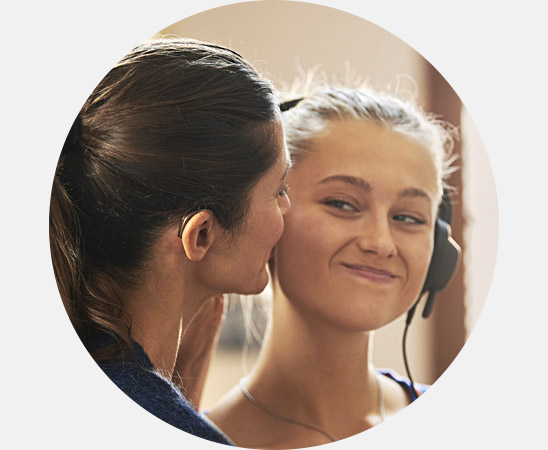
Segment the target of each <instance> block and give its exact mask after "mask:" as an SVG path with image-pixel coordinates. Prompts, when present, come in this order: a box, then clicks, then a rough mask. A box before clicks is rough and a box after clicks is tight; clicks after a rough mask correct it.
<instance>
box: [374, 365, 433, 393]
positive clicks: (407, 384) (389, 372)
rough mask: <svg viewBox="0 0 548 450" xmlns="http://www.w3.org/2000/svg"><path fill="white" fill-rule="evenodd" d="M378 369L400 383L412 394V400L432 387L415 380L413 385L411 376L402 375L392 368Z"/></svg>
mask: <svg viewBox="0 0 548 450" xmlns="http://www.w3.org/2000/svg"><path fill="white" fill-rule="evenodd" d="M377 371H378V372H379V373H380V374H382V375H384V376H385V377H387V378H389V379H391V380H392V381H395V382H396V383H398V384H399V385H400V386H401V387H402V389H404V390H405V391H406V393H408V394H409V395H410V397H411V401H414V400H416V399H417V398H418V397H420V396H421V395H422V394H424V393H425V392H426V391H427V390H428V388H429V387H430V386H429V385H427V384H422V383H415V382H413V386H411V381H410V380H409V378H406V377H403V376H401V375H400V374H398V373H397V372H395V371H393V370H392V369H377ZM413 387H414V388H415V389H414V391H413Z"/></svg>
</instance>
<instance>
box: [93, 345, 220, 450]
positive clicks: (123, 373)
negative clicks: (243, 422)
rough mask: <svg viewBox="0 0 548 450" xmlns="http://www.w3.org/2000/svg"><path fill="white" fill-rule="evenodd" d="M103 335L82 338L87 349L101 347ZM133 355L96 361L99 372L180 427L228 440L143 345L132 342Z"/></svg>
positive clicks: (151, 409)
mask: <svg viewBox="0 0 548 450" xmlns="http://www.w3.org/2000/svg"><path fill="white" fill-rule="evenodd" d="M108 340H109V339H108V338H107V339H101V338H95V339H91V340H89V341H88V342H86V348H87V349H88V351H93V350H97V349H99V348H102V347H104V346H106V345H105V343H106V342H108ZM134 347H135V356H136V359H135V360H133V359H129V358H128V359H126V360H124V361H121V360H109V361H99V362H98V365H99V367H101V369H102V370H103V372H105V374H106V375H107V376H108V377H109V378H110V379H111V380H112V381H113V382H114V384H116V386H118V387H119V388H120V389H121V390H122V391H123V392H124V393H125V394H127V395H128V396H129V397H130V398H131V399H132V400H134V401H135V402H136V403H137V404H138V405H140V406H142V407H143V408H144V409H146V410H147V411H148V412H150V413H151V414H154V415H155V416H156V417H158V418H159V419H162V420H163V421H164V422H167V423H169V424H170V425H173V426H174V427H176V428H179V429H180V430H183V431H186V432H187V433H191V434H193V435H195V436H198V437H201V438H203V439H208V440H210V441H213V442H218V443H221V444H227V445H231V444H230V443H229V441H227V439H226V438H225V437H224V436H223V435H222V434H221V433H219V432H218V431H217V430H216V429H215V428H213V427H212V426H211V425H210V424H209V423H208V422H206V421H205V420H204V419H203V418H202V417H200V415H199V414H197V413H196V411H194V409H193V408H192V406H191V405H190V404H189V402H188V401H187V400H186V399H185V398H184V397H183V395H182V394H181V393H180V391H179V390H178V389H177V388H176V387H175V386H173V385H172V384H171V383H170V382H169V381H168V380H166V379H165V378H163V377H161V376H160V375H159V374H157V373H156V372H155V371H154V366H153V365H152V362H151V361H150V359H149V357H148V356H147V354H146V353H145V351H144V349H143V347H141V346H140V345H139V344H138V343H137V342H134Z"/></svg>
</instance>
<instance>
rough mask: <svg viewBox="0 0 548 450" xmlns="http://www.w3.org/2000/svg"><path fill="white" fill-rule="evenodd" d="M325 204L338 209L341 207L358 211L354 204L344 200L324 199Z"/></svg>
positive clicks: (341, 208) (344, 209)
mask: <svg viewBox="0 0 548 450" xmlns="http://www.w3.org/2000/svg"><path fill="white" fill-rule="evenodd" d="M324 205H327V206H331V207H333V208H336V209H340V210H341V211H357V210H358V209H357V208H355V207H354V206H353V205H352V204H350V203H348V202H345V201H344V200H337V199H332V200H326V201H324Z"/></svg>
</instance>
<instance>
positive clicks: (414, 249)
mask: <svg viewBox="0 0 548 450" xmlns="http://www.w3.org/2000/svg"><path fill="white" fill-rule="evenodd" d="M433 245H434V240H433V236H432V237H430V236H425V237H424V239H417V240H415V241H414V242H413V245H412V246H410V248H409V250H408V257H407V258H406V259H407V261H408V264H409V265H410V271H412V272H411V273H412V275H413V278H414V284H417V285H420V287H419V289H420V288H422V285H423V284H424V280H425V279H426V274H427V272H428V267H429V266H430V260H431V259H432V250H433V248H434V247H433Z"/></svg>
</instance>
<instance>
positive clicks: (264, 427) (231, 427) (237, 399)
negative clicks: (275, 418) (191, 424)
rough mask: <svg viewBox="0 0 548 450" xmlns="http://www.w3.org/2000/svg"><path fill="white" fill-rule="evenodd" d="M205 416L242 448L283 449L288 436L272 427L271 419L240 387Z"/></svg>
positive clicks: (222, 399)
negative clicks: (281, 444) (249, 399)
mask: <svg viewBox="0 0 548 450" xmlns="http://www.w3.org/2000/svg"><path fill="white" fill-rule="evenodd" d="M206 414H207V418H208V420H210V421H211V422H213V424H214V425H215V426H216V427H218V428H219V429H220V430H222V432H223V433H224V434H226V436H227V437H228V438H229V439H230V440H231V441H232V442H233V443H234V444H235V445H237V446H239V447H245V448H283V446H280V445H279V443H280V442H282V441H283V440H284V439H286V437H287V436H286V434H285V433H284V432H283V427H273V426H272V423H271V421H272V417H270V416H268V415H265V413H263V412H262V411H261V410H259V409H257V408H256V407H254V406H253V405H252V404H251V403H250V402H249V401H248V400H247V399H246V398H245V397H244V396H243V394H242V393H241V390H240V388H239V386H235V387H233V388H232V389H231V390H230V391H229V392H228V393H227V394H225V395H224V396H223V397H222V398H221V400H219V402H218V403H217V404H216V405H215V407H214V408H213V409H212V410H211V411H208V412H206ZM286 448H288V447H286Z"/></svg>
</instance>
